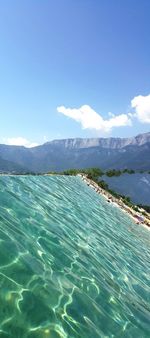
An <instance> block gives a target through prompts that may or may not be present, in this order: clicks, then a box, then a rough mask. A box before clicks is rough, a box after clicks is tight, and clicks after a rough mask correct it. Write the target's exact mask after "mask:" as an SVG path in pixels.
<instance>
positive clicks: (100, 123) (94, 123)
mask: <svg viewBox="0 0 150 338" xmlns="http://www.w3.org/2000/svg"><path fill="white" fill-rule="evenodd" d="M57 111H58V112H59V113H62V114H64V115H65V116H68V117H70V118H72V119H74V120H75V121H77V122H79V123H81V125H82V128H83V129H95V130H98V131H102V132H110V131H111V129H112V128H115V127H122V126H130V125H131V124H132V122H131V119H130V117H129V116H128V115H126V114H120V115H113V114H112V113H111V114H110V113H109V116H110V118H109V119H107V120H104V119H103V117H102V116H101V115H100V114H98V113H96V112H95V111H94V110H93V109H92V108H91V107H90V106H88V105H84V106H82V107H80V108H65V107H64V106H61V107H57Z"/></svg>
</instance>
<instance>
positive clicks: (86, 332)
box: [0, 175, 150, 338]
mask: <svg viewBox="0 0 150 338" xmlns="http://www.w3.org/2000/svg"><path fill="white" fill-rule="evenodd" d="M0 337H2V338H5V337H8V338H98V337H101V338H117V337H118V338H123V337H129V338H132V337H135V338H146V337H147V338H148V337H150V231H149V230H148V229H146V228H144V227H143V226H142V225H137V224H135V223H134V222H133V221H132V220H131V219H130V217H129V216H128V215H127V214H125V213H124V212H123V211H122V210H120V209H119V208H118V207H116V206H114V205H112V204H110V203H108V202H107V201H106V199H104V197H102V196H100V195H98V194H97V193H96V192H95V191H94V190H93V189H92V188H90V187H88V186H87V185H86V184H85V183H84V182H83V181H82V180H81V178H79V177H69V176H15V175H14V176H0Z"/></svg>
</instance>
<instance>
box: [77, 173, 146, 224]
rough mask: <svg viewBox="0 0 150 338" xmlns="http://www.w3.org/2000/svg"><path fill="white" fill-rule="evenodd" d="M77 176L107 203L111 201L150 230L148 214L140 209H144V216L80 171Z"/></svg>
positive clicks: (137, 222)
mask: <svg viewBox="0 0 150 338" xmlns="http://www.w3.org/2000/svg"><path fill="white" fill-rule="evenodd" d="M77 176H79V177H80V178H81V179H82V180H83V181H84V182H85V183H86V184H87V185H88V186H90V187H91V188H93V189H94V190H95V191H96V193H97V194H100V195H102V196H103V197H104V198H105V199H106V200H107V202H108V203H111V204H113V205H114V206H116V207H119V208H120V209H121V210H122V211H124V212H125V213H126V214H128V215H129V216H130V217H131V218H132V220H133V221H134V222H135V223H136V224H141V225H143V226H144V227H145V228H146V229H148V230H150V215H149V214H148V213H147V212H145V210H141V212H142V211H144V213H145V214H146V216H143V215H142V214H140V211H138V212H137V211H135V210H134V209H132V208H131V207H129V206H127V205H126V204H125V203H124V202H123V201H122V199H121V198H120V199H118V198H116V197H114V196H113V195H111V194H110V193H109V192H108V191H106V190H104V189H102V188H101V187H99V185H98V184H97V183H96V182H94V181H93V180H91V179H89V178H87V176H86V175H85V174H82V173H80V174H77ZM140 217H141V218H143V220H139V218H140Z"/></svg>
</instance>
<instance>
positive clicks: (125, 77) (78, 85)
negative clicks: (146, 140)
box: [0, 0, 150, 146]
mask: <svg viewBox="0 0 150 338" xmlns="http://www.w3.org/2000/svg"><path fill="white" fill-rule="evenodd" d="M149 34H150V1H149V0H138V1H137V0H122V1H121V0H53V1H52V0H49V1H48V0H43V1H42V0H22V1H20V0H13V1H12V0H1V1H0V116H1V123H0V142H1V143H10V144H12V143H15V142H16V144H21V143H24V144H26V145H28V146H29V144H30V143H34V142H35V143H38V144H40V143H43V142H45V141H46V140H51V139H55V138H68V137H98V136H99V137H101V136H104V137H108V136H119V137H120V136H122V137H126V136H127V137H128V136H133V135H136V134H138V133H141V132H148V131H149V130H150V96H149V94H150V43H149ZM72 109H73V110H72ZM110 112H111V113H110ZM108 113H109V114H108ZM19 138H20V139H19Z"/></svg>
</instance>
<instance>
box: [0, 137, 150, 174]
mask: <svg viewBox="0 0 150 338" xmlns="http://www.w3.org/2000/svg"><path fill="white" fill-rule="evenodd" d="M0 158H1V159H2V160H5V161H8V162H10V163H8V162H7V165H8V170H9V171H13V165H14V163H15V164H16V165H18V166H20V167H21V168H23V170H25V168H28V171H34V172H47V171H54V170H55V171H62V170H65V169H68V168H87V167H101V168H102V169H110V168H116V169H124V168H129V169H136V170H150V132H149V133H145V134H140V135H138V136H136V137H132V138H112V137H111V138H86V139H82V138H75V139H64V140H54V141H51V142H47V143H45V144H43V145H40V146H37V147H33V148H25V147H23V146H9V145H4V144H1V145H0ZM11 162H13V164H12V163H11ZM2 170H3V169H2V166H1V162H0V171H2Z"/></svg>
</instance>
